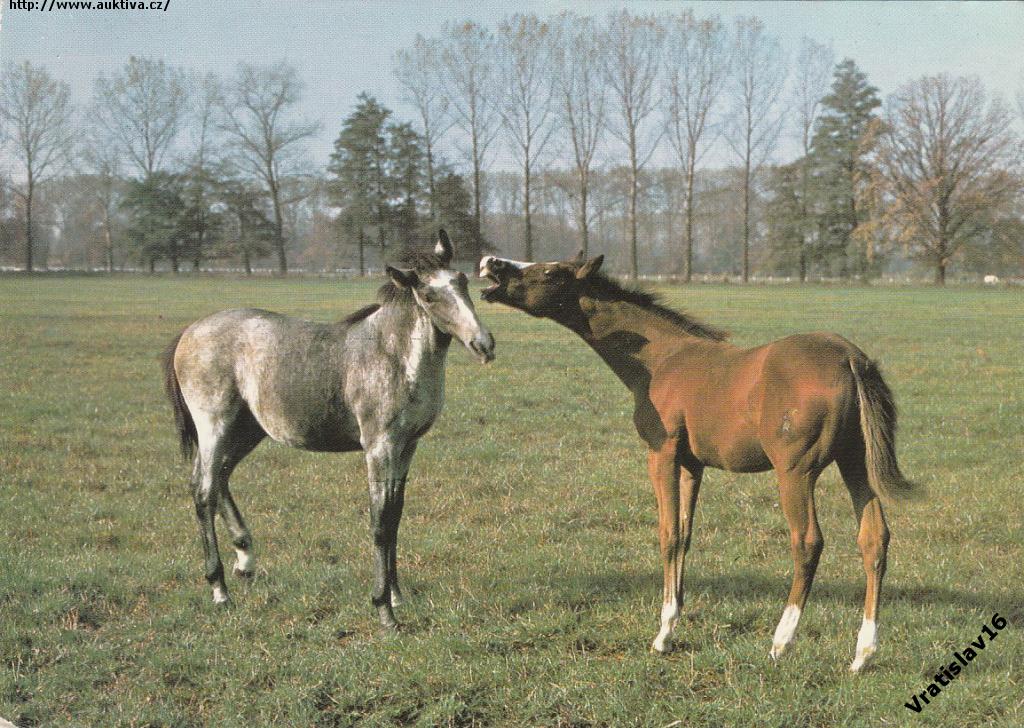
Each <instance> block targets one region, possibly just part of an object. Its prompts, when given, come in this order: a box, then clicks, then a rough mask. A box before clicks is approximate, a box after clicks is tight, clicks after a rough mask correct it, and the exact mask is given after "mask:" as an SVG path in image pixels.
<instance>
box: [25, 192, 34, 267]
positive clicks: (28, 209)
mask: <svg viewBox="0 0 1024 728" xmlns="http://www.w3.org/2000/svg"><path fill="white" fill-rule="evenodd" d="M34 195H35V185H34V183H33V180H32V178H31V177H29V180H28V193H27V194H26V195H25V271H26V272H28V273H31V272H32V243H33V240H32V237H33V236H32V198H33V196H34Z"/></svg>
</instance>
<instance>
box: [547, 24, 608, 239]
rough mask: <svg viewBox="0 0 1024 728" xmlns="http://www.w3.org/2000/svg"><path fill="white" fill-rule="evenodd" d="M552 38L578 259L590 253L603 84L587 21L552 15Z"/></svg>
mask: <svg viewBox="0 0 1024 728" xmlns="http://www.w3.org/2000/svg"><path fill="white" fill-rule="evenodd" d="M557 23H558V32H557V34H554V35H553V36H552V39H551V40H552V42H553V43H554V53H553V56H552V63H553V64H554V69H555V71H554V73H555V88H556V96H557V98H556V106H555V108H556V109H557V110H558V114H559V119H560V121H561V123H562V125H563V127H564V128H565V130H566V133H567V134H568V136H569V141H570V142H571V144H572V162H573V165H574V166H575V169H576V191H577V192H576V195H575V196H576V197H577V200H576V215H577V221H578V225H579V229H580V244H581V247H582V250H583V255H584V256H587V255H588V254H589V251H590V212H589V210H588V203H589V197H590V176H591V171H592V167H593V164H594V155H595V153H596V152H597V147H598V144H600V142H601V137H602V135H603V133H604V130H605V100H606V98H607V94H606V92H605V86H604V79H603V77H602V75H601V73H600V70H599V67H600V66H599V60H600V58H601V44H600V39H599V35H598V32H597V28H596V27H594V22H593V20H592V19H591V18H585V17H580V16H578V15H576V14H574V13H571V12H563V13H562V14H561V15H559V16H558V19H557Z"/></svg>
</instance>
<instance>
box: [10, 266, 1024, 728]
mask: <svg viewBox="0 0 1024 728" xmlns="http://www.w3.org/2000/svg"><path fill="white" fill-rule="evenodd" d="M375 285H376V284H371V283H370V282H352V281H332V280H289V281H277V280H258V281H243V280H231V279H200V280H195V279H188V278H182V279H180V280H174V279H171V278H155V279H149V278H141V277H140V278H114V279H109V280H108V279H103V278H89V277H81V278H49V277H31V278H26V277H4V278H0V383H2V386H0V517H2V526H0V716H3V717H5V718H7V719H9V720H13V721H14V722H16V723H18V724H19V725H21V726H31V725H47V726H49V725H81V726H115V725H124V726H142V725H150V726H157V725H168V726H195V725H210V726H263V725H267V726H270V725H274V726H291V725H295V726H314V725H316V726H344V725H354V724H359V725H367V726H373V725H380V726H385V725H396V724H415V725H424V726H427V725H473V724H478V725H506V724H511V725H576V726H584V725H651V726H659V725H668V724H672V723H673V722H674V721H681V723H679V725H685V726H701V725H707V726H723V725H759V726H786V727H787V728H792V727H795V726H829V725H906V724H913V725H950V724H955V725H984V724H991V725H1002V726H1019V725H1024V611H1022V610H1021V605H1022V603H1024V599H1022V589H1024V586H1022V574H1024V569H1022V567H1021V563H1022V553H1021V546H1022V540H1024V517H1022V514H1024V506H1022V502H1024V498H1022V493H1024V490H1022V488H1024V479H1022V466H1021V456H1022V455H1024V452H1022V449H1021V448H1022V445H1024V365H1022V362H1024V297H1022V295H1021V293H1020V292H1019V291H1011V290H1004V289H999V290H992V289H985V290H982V289H968V288H958V289H950V290H934V289H928V288H912V289H910V288H898V289H893V288H882V287H877V288H806V289H801V288H797V287H776V288H766V287H749V288H742V287H730V286H693V287H689V288H677V289H665V291H664V292H665V294H666V296H667V299H668V301H669V302H670V303H671V304H673V305H677V306H680V307H683V308H685V309H687V310H689V311H691V312H693V313H696V314H698V315H700V316H702V317H704V318H706V319H707V320H708V321H709V322H711V323H715V324H719V325H722V326H724V327H727V328H729V329H731V330H732V331H733V338H734V340H735V341H736V342H738V343H742V344H754V343H758V342H763V341H766V340H768V339H771V338H773V337H778V336H781V335H783V334H786V333H791V332H795V331H808V330H818V329H829V330H833V331H838V332H839V333H841V334H843V335H845V336H847V337H848V338H850V339H852V340H853V341H855V342H856V343H858V344H859V345H860V346H861V347H862V348H864V349H865V350H866V351H867V352H868V353H869V355H871V356H873V357H875V358H877V359H879V360H880V361H881V362H882V363H883V366H884V369H885V372H886V376H887V378H888V381H889V383H890V385H891V386H892V388H893V389H894V391H895V392H896V395H897V398H898V400H899V403H900V406H901V412H902V419H901V430H900V438H899V453H900V459H901V463H902V465H903V468H904V471H905V472H906V473H908V474H909V475H911V476H912V477H914V478H915V479H917V480H919V481H921V482H922V483H924V484H926V486H927V487H928V496H927V498H926V499H925V500H924V501H923V502H921V503H914V504H909V505H900V506H898V507H895V508H890V509H889V511H888V515H889V520H890V525H891V528H892V532H893V542H892V546H891V549H890V559H889V574H888V577H887V579H886V588H885V590H884V592H883V606H882V613H881V620H880V642H881V651H880V653H879V655H878V657H877V662H876V663H875V666H874V667H873V668H872V669H870V670H869V671H867V672H866V673H865V674H862V675H858V676H852V675H850V674H848V673H847V671H846V668H847V665H848V664H849V662H850V660H851V659H852V657H853V650H854V644H855V640H856V633H857V629H858V627H859V624H860V618H861V606H862V601H863V572H862V569H861V564H860V557H859V555H858V553H857V550H856V544H855V541H854V539H855V527H854V522H853V518H852V515H851V508H850V504H849V499H848V497H847V494H846V492H845V489H844V488H843V487H842V485H841V483H840V481H839V479H838V475H837V474H836V473H835V471H834V469H830V470H829V471H827V472H826V474H825V476H824V477H823V479H822V482H821V484H820V486H819V488H818V493H819V495H818V504H819V514H820V518H821V526H822V530H823V532H824V535H825V540H826V549H825V553H824V556H823V558H822V562H821V565H820V568H819V570H818V577H817V581H816V583H815V588H814V590H813V591H812V593H811V597H810V602H809V605H808V609H807V610H806V612H805V614H804V617H803V620H802V622H801V625H800V633H799V636H798V641H797V643H796V644H795V645H794V647H793V649H792V652H791V653H790V654H787V655H786V657H785V658H784V659H783V661H781V662H780V663H779V664H778V665H777V666H776V665H773V664H772V663H771V661H770V660H769V658H768V649H769V647H770V643H771V636H772V633H773V631H774V628H775V623H776V621H777V620H778V618H779V615H780V614H781V611H782V607H783V603H784V600H785V595H786V593H787V591H788V589H789V580H790V571H791V566H792V564H791V562H790V557H789V548H788V534H787V530H786V527H785V522H784V519H783V517H782V514H781V512H780V510H779V507H778V505H777V498H776V488H775V483H774V480H773V478H772V477H771V476H770V475H769V474H763V475H732V474H728V473H723V472H720V471H711V472H709V473H708V474H707V476H706V479H705V485H704V487H703V489H702V497H701V501H700V503H699V505H698V509H697V520H696V534H695V538H694V543H693V548H692V549H691V551H690V558H689V559H688V564H687V576H686V585H687V594H686V602H685V605H684V610H683V618H682V620H681V624H680V628H679V630H678V632H677V636H678V639H679V643H680V644H681V649H679V650H678V651H676V652H675V653H673V654H671V655H669V656H668V657H656V656H652V655H651V654H649V653H648V645H649V644H650V640H651V639H652V638H653V636H654V634H655V632H656V631H657V615H658V612H659V607H660V594H661V584H660V579H661V577H660V573H661V569H660V565H659V560H658V556H657V537H656V532H655V523H656V515H655V505H654V498H653V495H652V493H651V489H650V485H649V484H648V482H647V477H646V474H645V458H644V453H643V450H642V447H641V445H640V441H639V440H638V438H637V437H636V435H635V433H634V432H633V430H632V424H631V405H630V399H629V397H628V395H627V393H626V391H625V390H624V389H623V388H622V387H621V385H620V384H619V383H618V381H617V380H616V379H615V378H614V377H613V375H612V374H611V372H610V371H609V370H607V369H606V368H605V366H604V365H603V364H602V363H601V361H600V360H599V359H598V358H597V356H596V355H595V354H593V353H592V352H591V351H589V350H588V349H587V348H586V347H585V346H584V345H583V344H582V342H580V341H578V340H577V339H576V338H574V337H573V336H571V335H570V334H569V333H568V332H567V331H564V330H562V329H560V328H559V327H557V326H555V325H554V324H551V323H549V322H543V321H536V320H534V319H531V318H529V317H527V316H525V315H523V314H519V313H515V312H512V311H509V310H507V309H503V308H499V307H496V306H491V305H488V304H479V310H480V311H481V314H482V316H483V318H484V319H485V321H486V322H487V323H488V324H489V325H490V327H491V329H492V331H493V333H494V334H495V337H496V338H497V340H498V359H497V361H495V362H494V363H493V364H492V365H490V366H488V367H481V366H480V365H478V364H476V363H475V361H474V360H473V359H472V358H471V357H469V356H467V354H466V352H464V351H462V350H461V348H453V350H452V352H451V355H450V357H449V366H448V399H447V403H446V407H445V411H444V413H443V415H442V416H441V418H440V420H439V421H438V422H437V424H436V425H435V427H434V430H433V431H432V432H431V433H430V434H429V435H428V436H427V437H426V438H424V440H423V441H422V443H421V445H420V449H419V452H418V454H417V456H416V460H415V461H414V463H413V472H412V477H411V479H410V486H409V493H408V500H407V506H406V516H405V519H404V520H403V523H402V532H401V540H400V550H399V564H400V566H399V568H400V569H401V571H402V573H403V580H404V586H405V589H406V592H407V594H408V596H409V597H411V598H410V599H409V601H408V603H407V604H406V605H405V606H403V607H401V609H400V610H399V617H400V619H402V620H403V621H404V624H405V627H406V629H405V631H404V632H403V633H402V634H401V635H400V636H398V637H390V636H385V635H382V634H381V633H379V632H378V629H377V626H376V618H375V616H374V613H373V610H372V609H371V607H370V604H369V588H370V583H371V563H370V558H369V548H370V545H369V536H368V532H367V525H366V524H367V498H366V493H365V491H366V488H365V480H364V478H365V469H364V465H363V462H362V458H361V457H360V455H358V454H349V455H314V454H308V453H302V452H299V451H296V450H290V449H288V448H285V447H282V446H279V445H273V444H271V445H263V446H261V447H260V448H259V449H258V450H257V451H256V452H255V453H254V454H253V455H252V456H250V458H249V459H248V460H247V461H246V462H245V463H243V465H242V466H240V468H239V469H238V471H237V473H236V474H235V477H234V479H233V485H234V488H233V490H234V493H235V495H236V498H237V500H238V502H239V505H240V506H241V508H242V510H243V512H244V513H245V515H246V517H247V519H248V521H249V523H250V525H251V526H252V528H253V532H254V535H255V539H256V548H257V554H258V558H259V574H258V578H257V580H256V581H255V582H254V583H253V584H252V585H250V586H245V585H243V584H239V583H238V582H237V580H233V581H231V582H229V586H230V587H231V588H232V597H233V605H232V606H231V607H230V608H228V609H218V608H215V607H214V605H213V604H212V603H211V600H210V593H209V590H208V589H207V587H206V585H205V582H204V581H203V579H202V563H201V553H200V547H199V543H198V536H197V529H196V526H195V523H194V517H193V512H192V505H191V498H190V496H189V493H188V491H187V488H186V484H185V483H186V476H187V466H186V465H185V464H183V463H182V462H181V461H180V459H179V457H178V454H177V443H176V442H175V439H174V432H173V426H172V422H171V414H170V409H169V407H168V405H167V404H166V402H165V401H164V398H163V392H162V391H161V381H160V375H159V368H158V363H157V354H158V353H159V352H160V351H162V349H163V348H164V346H165V345H166V343H167V342H168V341H169V340H170V339H171V338H172V336H174V335H175V334H176V333H177V332H178V331H179V330H180V329H181V328H182V327H183V326H184V325H186V324H187V323H189V322H190V321H192V320H194V319H195V318H197V317H199V316H201V315H203V314H206V313H209V312H211V311H214V310H218V309H222V308H228V307H232V306H239V305H258V306H262V307H266V308H271V309H275V310H279V311H282V312H285V313H289V314H294V315H299V316H304V317H308V318H313V319H319V320H327V319H331V318H335V317H338V316H340V315H341V314H343V313H345V312H348V311H351V310H353V309H354V308H356V307H357V306H358V305H361V304H362V303H365V302H367V301H368V300H370V299H371V297H372V295H373V289H374V286H375ZM222 540H224V541H226V539H222ZM227 556H228V554H227V553H226V554H225V557H227ZM229 563H230V562H229ZM995 612H999V613H1000V614H1001V615H1003V616H1006V617H1008V618H1009V619H1010V624H1009V626H1007V627H1006V629H1005V630H1004V631H1003V633H1002V634H1000V636H999V638H997V640H996V641H994V642H993V643H992V644H991V645H990V647H989V648H987V649H985V650H984V651H983V652H982V653H981V654H980V655H979V657H978V658H977V660H976V661H974V662H973V663H972V664H971V665H970V666H969V667H967V668H966V669H965V670H964V673H963V674H962V675H961V676H960V678H959V679H958V680H957V681H955V682H954V683H953V684H952V685H950V686H949V687H948V688H947V689H945V690H944V691H943V693H942V694H941V695H940V696H938V697H937V698H934V699H933V701H932V703H931V705H929V706H927V707H926V708H925V709H924V711H923V712H922V713H921V714H920V715H915V714H913V713H911V712H910V711H908V710H907V709H906V708H904V707H903V703H904V702H905V701H906V700H908V699H910V696H911V694H912V693H915V692H919V691H921V690H922V689H924V688H925V687H926V685H927V684H928V683H929V682H930V681H931V676H932V675H933V674H935V672H936V670H937V669H938V668H939V667H940V666H942V665H943V664H946V663H948V662H949V661H950V659H951V658H950V654H951V653H952V652H953V650H956V649H961V648H963V647H964V646H966V645H967V644H968V643H969V642H970V640H971V639H974V638H976V637H977V635H978V633H979V631H980V629H981V626H982V624H983V623H985V622H987V621H988V620H989V619H990V618H991V616H992V614H993V613H995Z"/></svg>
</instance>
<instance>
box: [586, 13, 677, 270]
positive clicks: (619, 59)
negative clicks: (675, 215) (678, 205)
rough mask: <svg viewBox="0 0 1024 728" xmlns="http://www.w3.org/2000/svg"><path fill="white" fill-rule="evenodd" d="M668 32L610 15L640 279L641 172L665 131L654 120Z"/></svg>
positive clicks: (633, 256)
mask: <svg viewBox="0 0 1024 728" xmlns="http://www.w3.org/2000/svg"><path fill="white" fill-rule="evenodd" d="M664 36H665V31H664V28H663V27H662V25H661V23H660V22H659V21H658V19H657V18H656V17H654V16H637V15H631V14H630V13H629V11H628V10H621V11H618V12H614V13H612V14H611V15H609V16H608V25H607V28H606V31H605V33H604V37H603V45H604V51H605V52H604V54H603V58H602V62H603V63H602V65H603V70H604V76H605V81H606V83H607V84H608V87H609V88H610V89H611V93H612V95H613V97H614V100H615V102H616V112H617V113H615V114H613V115H612V117H611V118H612V120H613V121H612V123H611V124H610V125H609V129H610V130H611V132H612V134H614V135H615V136H616V137H617V138H618V139H619V140H620V141H621V142H622V143H623V144H624V145H625V146H626V151H627V153H628V155H629V172H630V179H629V266H630V268H629V272H630V276H631V277H632V278H636V277H637V274H638V272H639V265H638V262H637V222H636V218H637V198H638V197H639V194H640V170H641V169H643V167H644V165H646V164H647V162H648V161H649V160H650V158H651V155H652V154H654V150H655V149H656V148H657V146H658V142H659V141H660V139H661V134H662V133H663V131H664V129H663V127H656V128H655V129H654V130H652V129H651V128H650V127H651V121H652V119H651V115H652V114H653V113H654V110H655V108H656V104H655V98H654V91H655V81H656V80H657V78H658V69H659V65H660V62H661V50H662V44H663V41H664Z"/></svg>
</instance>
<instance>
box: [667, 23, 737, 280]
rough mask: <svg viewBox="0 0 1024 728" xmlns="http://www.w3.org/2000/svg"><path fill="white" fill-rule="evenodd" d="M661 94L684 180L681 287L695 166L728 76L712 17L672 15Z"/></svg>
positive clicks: (689, 259) (688, 274) (721, 31)
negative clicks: (663, 94) (701, 18)
mask: <svg viewBox="0 0 1024 728" xmlns="http://www.w3.org/2000/svg"><path fill="white" fill-rule="evenodd" d="M665 45H666V54H665V56H666V57H665V66H666V76H667V78H666V79H665V91H666V96H667V97H668V106H667V107H666V112H667V114H666V116H667V120H666V121H667V128H668V136H669V141H670V142H671V143H672V148H673V149H674V150H675V153H676V157H677V158H678V159H679V164H680V165H681V167H682V169H683V174H684V175H685V188H684V195H685V198H684V199H685V202H684V206H683V211H684V215H685V221H684V230H685V232H684V235H685V237H684V240H683V254H684V261H685V272H684V277H685V280H686V282H687V283H689V282H690V280H691V279H692V277H693V216H694V210H693V202H694V194H693V186H694V180H695V177H696V172H697V164H698V163H699V162H700V159H701V157H702V156H703V154H704V153H705V152H706V151H707V148H708V147H709V146H710V144H702V141H704V138H705V134H706V133H707V132H709V131H717V130H716V129H713V128H712V124H711V120H710V117H711V113H712V111H713V110H714V108H715V105H716V102H717V101H718V97H719V95H720V93H721V91H722V88H723V87H724V86H725V81H726V80H727V78H728V73H729V40H728V36H727V33H726V31H725V28H724V27H723V26H722V23H721V21H720V20H719V19H718V18H708V19H705V20H698V19H697V18H696V17H694V14H693V11H692V10H685V11H683V12H682V13H680V14H679V15H677V16H674V17H673V18H672V20H671V22H670V23H669V26H668V37H667V41H666V44H665Z"/></svg>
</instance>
